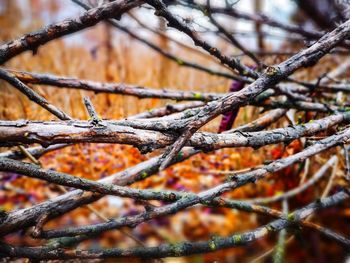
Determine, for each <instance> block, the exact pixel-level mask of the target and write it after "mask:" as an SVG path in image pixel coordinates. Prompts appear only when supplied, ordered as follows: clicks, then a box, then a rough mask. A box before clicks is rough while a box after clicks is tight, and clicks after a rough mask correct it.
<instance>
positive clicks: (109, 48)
mask: <svg viewBox="0 0 350 263" xmlns="http://www.w3.org/2000/svg"><path fill="white" fill-rule="evenodd" d="M87 2H89V3H90V4H97V2H98V1H87ZM300 2H302V1H291V0H274V1H273V0H265V1H259V0H241V1H237V3H236V4H235V8H237V9H239V10H241V11H245V12H249V13H255V12H263V13H265V14H266V15H268V16H271V17H273V18H275V19H277V20H279V21H281V22H284V23H287V24H288V23H294V24H300V25H303V26H305V27H306V28H312V29H316V30H320V31H322V30H326V29H327V27H328V26H329V25H321V24H317V23H316V22H317V21H321V19H320V18H317V19H316V20H314V19H312V17H311V16H310V15H308V16H306V15H305V14H306V13H307V9H305V8H303V3H300ZM306 2H313V4H314V8H313V11H314V12H315V13H317V10H320V12H321V13H322V12H323V14H324V15H326V16H328V17H329V16H330V15H332V12H333V14H334V12H335V11H334V10H336V9H335V7H336V6H337V4H342V3H336V2H334V1H326V0H324V1H305V3H306ZM338 2H339V1H338ZM330 3H331V4H332V5H330ZM223 4H224V1H220V0H215V1H212V5H217V6H220V5H223ZM332 6H333V9H332ZM170 8H171V9H172V10H173V11H174V12H175V13H176V14H177V15H178V16H179V17H181V19H184V21H185V22H186V23H187V24H188V25H189V26H191V27H192V28H193V29H194V30H196V31H199V32H201V34H202V35H203V37H204V38H205V39H206V40H207V41H209V42H210V43H212V44H213V45H214V46H217V47H218V48H220V50H222V52H223V53H225V54H227V55H231V56H237V57H239V58H241V59H242V61H243V62H246V63H248V64H249V63H251V61H249V59H247V58H245V57H242V55H241V54H240V51H239V50H237V49H235V48H234V47H232V45H230V44H228V43H227V42H226V41H224V40H222V39H221V38H218V37H217V33H216V32H214V31H213V28H212V26H211V24H210V23H209V22H208V19H207V17H205V16H204V15H203V13H201V12H199V11H198V12H197V11H193V10H190V9H188V8H179V7H170ZM332 10H333V11H332ZM343 11H346V10H345V9H343ZM82 12H83V9H82V8H81V7H79V6H77V5H76V4H74V3H73V2H72V1H68V0H65V1H62V0H0V42H6V41H9V40H12V39H14V38H16V37H19V36H21V35H22V34H24V33H27V32H31V31H35V30H37V29H40V28H42V27H43V26H45V25H48V24H50V23H53V22H58V21H61V20H63V19H65V18H68V17H74V16H77V15H79V14H81V13H82ZM327 12H330V14H327ZM131 14H132V16H130V15H125V16H123V18H122V20H121V24H122V25H124V26H127V27H128V28H129V29H131V31H133V32H134V33H136V34H137V35H139V36H140V37H142V38H144V39H147V40H148V41H150V42H152V43H154V44H156V45H158V46H159V47H161V48H162V49H163V50H166V51H167V52H169V53H171V54H174V55H175V56H177V57H179V58H186V60H189V61H193V62H195V63H197V64H200V65H205V66H206V67H208V68H211V69H214V70H219V71H222V72H229V71H228V70H227V69H226V68H224V67H222V66H220V65H219V64H218V63H217V62H216V61H215V60H214V59H212V58H210V57H208V56H207V55H205V54H204V53H199V52H195V51H193V50H192V49H190V48H184V46H180V45H178V44H177V43H175V42H174V41H170V40H169V39H168V38H166V37H162V36H160V35H159V34H154V33H152V32H151V31H150V30H147V29H145V28H144V26H142V24H146V25H147V26H149V27H151V28H153V29H157V30H159V31H162V32H164V33H166V34H167V35H168V36H170V37H171V38H173V39H175V40H177V41H180V42H181V43H183V44H185V45H188V46H192V42H191V40H190V39H189V38H188V37H187V36H185V35H184V34H181V33H179V32H177V31H175V30H173V29H167V28H166V27H165V23H164V21H163V20H161V19H158V18H156V17H155V16H154V15H153V11H152V10H148V9H145V8H143V9H140V10H133V11H132V12H131ZM133 17H136V18H137V19H136V20H135V19H134V18H133ZM218 20H219V21H220V22H221V23H222V24H223V25H225V27H226V28H227V29H229V30H230V31H231V32H234V33H235V35H236V37H237V38H238V39H239V40H240V41H241V42H242V43H243V44H244V45H245V46H246V47H248V48H250V49H252V50H259V48H261V47H259V40H258V38H257V36H256V34H255V29H256V25H255V24H254V23H250V22H242V21H238V20H233V19H229V18H227V17H220V16H219V17H218ZM315 21H316V22H315ZM262 31H263V32H264V36H265V37H264V51H265V52H267V51H269V52H274V54H273V55H270V56H261V59H262V60H263V61H264V62H265V63H266V64H276V63H279V62H281V61H283V60H285V59H287V58H288V57H289V56H290V55H291V54H293V53H294V52H296V51H298V50H299V49H300V48H302V47H305V44H307V43H305V41H303V40H302V39H300V37H298V36H293V34H290V33H288V34H286V33H285V32H283V31H281V30H278V29H273V28H270V27H266V26H263V28H262ZM279 53H281V54H279ZM284 53H286V54H284ZM342 60H343V58H342V57H336V58H335V59H334V58H325V59H323V60H322V62H321V63H320V64H321V65H319V66H316V67H315V68H313V69H308V70H304V71H302V72H300V73H297V77H298V78H299V79H305V80H310V79H314V78H315V77H317V76H318V75H319V74H320V72H322V71H327V70H329V69H332V68H334V67H335V66H336V65H337V64H339V63H340V62H341V61H342ZM180 64H181V63H176V62H173V61H170V60H168V59H167V58H165V57H163V56H161V55H160V54H159V53H157V52H154V51H153V50H151V49H150V48H149V47H147V46H145V45H144V44H142V43H140V42H139V41H137V40H135V39H133V38H132V37H131V36H129V35H128V34H125V33H123V32H121V31H119V30H117V29H115V28H113V27H112V26H110V25H109V24H107V23H99V24H98V25H97V26H95V27H93V28H90V29H87V30H84V31H82V32H79V33H76V34H74V35H69V36H67V37H64V38H62V39H59V40H55V41H52V42H49V43H48V44H47V45H45V46H42V47H40V48H39V49H38V52H37V53H36V54H35V55H33V54H32V53H30V52H26V53H24V54H21V55H19V56H17V57H15V58H14V59H12V60H11V61H9V62H7V63H6V64H5V67H6V68H9V69H15V70H23V71H30V72H38V73H50V74H54V75H61V76H71V77H77V78H81V79H87V80H95V81H101V82H117V83H127V84H137V85H140V86H145V87H152V88H159V89H161V88H169V89H177V90H193V91H208V92H228V88H229V85H230V80H227V79H225V78H221V77H218V76H211V75H209V74H206V73H203V72H200V71H198V70H195V69H191V68H186V67H183V66H181V65H180ZM31 87H32V88H33V89H34V90H35V91H37V92H38V93H39V94H40V95H42V96H44V97H45V98H46V99H47V100H48V101H50V102H51V103H52V104H54V105H56V106H58V107H59V108H61V109H62V110H63V111H65V112H67V113H68V114H70V115H71V116H73V117H74V118H77V119H83V120H87V119H88V118H89V116H88V114H87V112H86V110H85V107H84V105H83V101H82V99H83V97H84V96H89V97H90V98H91V100H92V102H93V104H94V105H95V107H96V110H97V112H98V113H99V114H100V115H101V116H102V118H104V119H121V118H125V117H127V116H130V115H133V114H136V113H140V112H145V111H149V110H152V109H154V108H158V107H161V106H164V105H166V104H168V103H171V101H170V100H160V99H137V98H135V97H130V96H122V95H114V94H94V93H93V92H88V91H82V90H72V89H64V88H54V87H48V86H43V85H41V86H40V85H35V86H31ZM259 115H260V111H259V110H258V109H257V108H252V107H249V106H248V107H244V108H242V109H240V112H239V115H238V119H237V120H236V122H235V126H239V125H241V124H244V123H247V122H249V121H251V120H253V119H256V118H257V117H258V116H259ZM0 118H1V119H6V120H17V119H29V120H50V119H53V117H52V115H50V114H49V113H47V112H46V111H45V110H44V109H42V108H40V107H38V106H37V105H36V104H34V103H32V102H30V101H29V100H28V99H27V98H26V97H24V96H23V95H22V94H20V93H19V92H18V91H17V90H16V89H14V88H13V87H11V86H9V85H8V84H6V83H4V82H3V81H0ZM219 121H220V118H217V119H216V120H214V121H212V122H211V123H210V124H208V125H206V126H205V127H204V129H205V130H208V131H217V129H218V126H219ZM283 125H284V126H286V125H288V122H287V121H286V120H285V119H282V120H281V121H279V122H278V123H275V124H273V125H272V126H271V128H274V127H279V126H283ZM300 149H301V144H300V142H299V141H294V142H293V143H291V144H289V145H288V146H284V145H274V146H268V147H263V148H261V149H257V150H253V149H247V148H242V149H241V148H236V149H223V150H219V151H216V152H215V153H207V154H200V155H197V156H195V157H192V158H190V159H189V160H187V161H185V162H183V163H181V164H177V165H174V166H172V167H170V168H168V169H167V170H165V171H162V172H160V173H159V174H158V175H156V176H153V177H151V178H148V179H146V180H144V181H142V182H139V183H136V184H134V185H133V186H135V187H140V188H148V187H152V188H158V189H165V188H167V189H176V190H184V191H193V192H200V191H203V190H205V189H208V188H210V187H212V186H214V185H217V184H219V183H221V182H223V181H225V180H226V179H227V177H226V176H227V175H226V174H225V173H223V172H228V171H233V170H240V169H245V168H249V167H254V166H257V165H260V164H262V163H264V162H265V161H269V160H273V159H278V158H281V157H285V156H288V155H290V154H293V153H296V152H298V151H299V150H300ZM0 150H1V151H5V150H8V148H0ZM333 151H334V150H332V151H329V152H326V153H323V154H321V155H319V156H317V157H314V158H313V159H314V160H313V162H312V164H313V165H312V167H311V169H310V176H312V175H313V173H314V172H315V171H316V170H317V169H318V168H319V167H320V164H322V163H324V161H325V160H327V159H328V158H329V156H330V155H331V154H332V153H333ZM152 156H153V154H147V155H141V154H140V153H139V151H138V150H137V149H135V148H132V147H130V146H125V145H110V144H79V145H74V146H70V147H66V148H64V149H61V150H57V151H54V152H51V153H49V154H46V155H45V156H43V157H41V158H40V161H41V162H42V163H43V166H44V167H45V168H49V169H55V170H58V171H62V172H66V173H70V174H73V175H76V176H81V177H85V178H89V179H94V180H98V179H100V178H103V177H105V176H107V175H110V174H113V173H117V172H119V171H122V170H124V169H126V168H128V167H131V166H133V165H135V164H137V163H139V162H142V161H144V160H147V159H148V158H150V157H152ZM339 167H340V168H339V171H338V173H339V176H340V175H341V174H342V173H343V172H342V170H343V167H344V164H343V163H342V161H341V162H340V164H339ZM300 171H301V167H300V166H299V165H295V166H292V167H289V168H288V169H285V170H284V171H282V172H279V173H276V174H273V175H271V176H269V177H268V178H267V179H265V180H262V181H260V182H259V183H257V184H254V185H247V186H245V187H242V188H240V189H237V190H235V191H232V192H230V193H228V194H227V195H226V197H230V198H253V197H256V196H274V195H276V194H278V193H282V192H284V191H286V190H288V189H291V188H293V187H295V186H296V185H298V182H299V180H300V176H301V172H300ZM0 178H1V189H0V207H1V209H3V210H5V211H12V210H16V209H21V208H25V207H30V206H32V205H33V204H36V203H39V202H42V201H44V200H47V199H50V198H52V197H54V196H57V195H60V194H61V192H60V189H57V188H56V187H54V186H53V185H50V184H48V183H46V182H43V181H39V180H35V179H30V178H26V177H22V176H19V175H16V174H9V173H6V174H5V173H1V174H0ZM326 184H327V179H325V180H320V181H319V182H318V183H317V185H316V186H315V187H314V188H312V189H309V190H308V191H306V192H304V193H303V194H302V195H300V196H297V197H296V198H293V199H292V200H293V202H292V203H291V204H290V209H293V208H297V207H301V206H303V205H305V204H307V203H309V202H311V201H313V200H315V198H317V197H318V196H319V194H320V192H321V191H322V189H323V188H324V187H325V185H326ZM154 204H156V205H159V204H160V203H159V202H158V203H157V202H154ZM93 207H94V208H95V209H97V210H98V211H100V212H101V213H102V214H103V215H104V216H105V217H107V218H116V217H119V216H122V215H131V214H136V213H138V212H140V211H142V209H143V207H142V206H141V205H139V204H137V203H135V202H134V201H132V200H129V199H122V198H117V197H105V198H102V199H101V200H99V201H98V202H96V203H94V204H93ZM274 208H278V209H280V205H279V204H275V205H274ZM349 217H350V209H349V208H347V209H341V210H339V209H337V208H332V209H329V210H327V211H323V212H320V213H319V214H318V215H317V217H316V218H317V222H318V223H320V224H321V225H326V226H327V227H330V228H332V229H334V230H335V231H340V232H342V233H343V234H344V235H349V234H350V228H349ZM329 218H332V220H329ZM269 220H270V218H265V217H264V216H261V215H259V216H258V215H256V214H251V213H244V212H238V211H236V210H232V209H226V208H219V209H217V208H213V209H211V208H200V207H196V208H191V209H189V210H186V211H184V212H181V213H178V214H176V215H173V216H170V217H167V218H161V219H157V220H152V221H150V222H147V223H143V224H140V225H139V226H137V227H135V228H134V229H131V230H128V231H129V232H130V233H131V234H132V235H133V236H135V237H137V239H139V240H141V241H142V242H143V243H144V244H146V245H149V246H151V245H158V244H161V243H164V242H176V241H180V240H193V241H197V240H204V239H208V238H210V237H212V236H215V235H221V236H227V235H230V234H233V233H237V232H242V231H246V230H249V229H253V228H256V227H257V226H259V225H261V224H264V223H266V222H268V221H269ZM100 221H101V219H100V218H99V217H98V216H97V215H96V214H95V213H93V212H91V210H89V209H87V208H86V207H83V208H79V209H77V210H75V211H73V212H71V213H69V214H67V215H65V216H63V217H62V218H61V219H59V220H58V219H56V220H52V221H51V222H49V223H48V224H47V227H48V228H53V227H56V228H57V227H65V226H73V225H85V224H92V223H97V222H100ZM297 237H298V238H297V239H296V240H294V241H293V242H291V243H290V244H288V248H287V252H286V253H287V254H286V262H329V261H330V260H331V262H344V261H345V259H346V257H347V255H346V252H345V251H344V250H343V249H342V248H341V247H339V246H338V245H337V244H334V243H328V241H327V240H324V239H323V238H322V237H321V236H320V235H319V234H318V233H315V232H309V231H305V230H304V231H303V232H302V233H298V234H297ZM6 240H7V241H9V242H11V243H14V244H19V245H21V244H22V245H28V244H29V245H38V244H41V241H40V240H39V241H38V240H33V239H30V238H28V237H27V236H24V233H17V234H15V235H11V236H7V237H6ZM274 244H276V236H270V237H268V238H265V239H262V240H259V241H257V242H254V243H253V244H250V245H248V246H246V247H242V248H233V249H228V250H224V251H219V252H215V253H211V254H208V255H195V256H191V257H185V258H179V259H164V262H213V261H216V262H252V261H254V260H257V262H269V261H270V260H271V256H267V257H262V258H260V257H259V256H260V255H261V254H263V253H264V252H265V251H268V250H269V249H271V248H272V247H273V246H274ZM136 245H138V244H137V243H135V241H134V240H133V239H132V238H130V237H129V236H127V235H125V233H122V232H120V231H110V232H106V233H104V234H103V235H102V236H101V237H99V238H96V239H95V240H93V241H89V242H84V243H82V244H81V245H80V247H81V248H91V247H130V246H136ZM128 261H130V260H128ZM110 262H112V261H110ZM113 262H119V261H113ZM120 262H123V261H120ZM135 262H136V261H135Z"/></svg>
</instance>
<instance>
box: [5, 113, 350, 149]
mask: <svg viewBox="0 0 350 263" xmlns="http://www.w3.org/2000/svg"><path fill="white" fill-rule="evenodd" d="M132 121H134V120H130V121H119V122H118V121H102V122H101V124H98V125H100V126H97V125H95V124H94V123H91V122H89V121H68V122H53V121H51V122H41V121H35V122H34V121H33V122H30V121H0V145H4V146H9V145H19V144H31V143H39V144H42V145H44V146H49V145H52V144H60V143H82V142H90V143H120V144H129V145H133V146H136V147H138V148H139V149H140V150H141V151H143V152H148V151H152V150H154V149H157V148H163V147H165V146H167V145H171V144H172V143H173V142H174V141H175V140H176V139H177V135H176V133H175V134H174V133H172V132H171V130H169V131H167V132H160V131H152V130H141V129H139V128H132V127H128V126H125V125H129V124H134V125H135V126H137V125H138V122H137V121H138V120H135V122H132ZM349 121H350V112H344V113H338V114H334V115H330V116H327V117H325V118H322V119H319V120H313V121H312V122H309V123H305V124H301V125H296V126H292V127H286V128H278V129H274V130H270V131H261V132H241V131H237V130H236V131H235V132H232V133H223V134H214V133H208V132H197V133H195V134H194V135H193V136H192V137H191V138H190V139H189V141H188V142H187V146H192V147H195V148H196V149H202V150H205V151H209V150H215V149H220V148H225V147H253V148H258V147H261V146H265V145H268V144H274V143H279V142H287V141H292V140H294V139H298V138H300V137H303V136H310V135H314V134H316V133H318V132H321V131H325V130H327V129H328V128H330V127H332V126H334V125H337V124H340V123H348V122H349ZM159 122H161V121H159ZM154 125H158V121H157V122H155V123H154ZM148 128H149V129H150V128H151V125H150V124H148ZM153 128H156V127H153ZM158 128H159V127H158ZM174 132H175V131H174Z"/></svg>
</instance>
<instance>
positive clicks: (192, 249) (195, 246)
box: [0, 191, 349, 260]
mask: <svg viewBox="0 0 350 263" xmlns="http://www.w3.org/2000/svg"><path fill="white" fill-rule="evenodd" d="M348 198H349V195H348V193H346V192H345V191H341V192H339V193H337V194H335V195H333V196H331V197H328V198H324V199H320V200H319V201H317V202H315V203H311V204H309V205H308V206H306V207H304V208H302V209H299V210H297V211H295V212H294V213H293V214H292V216H291V218H292V219H293V220H285V219H278V220H275V221H273V222H271V223H269V224H267V225H265V226H262V227H259V228H257V229H255V230H253V231H248V232H245V233H242V234H236V235H233V236H229V237H216V238H213V239H212V240H209V241H199V242H182V243H177V244H165V245H160V246H157V247H148V248H142V247H137V248H132V249H118V248H112V249H93V250H70V251H67V250H63V249H59V250H55V249H52V248H50V247H34V248H33V247H32V248H29V247H15V246H12V245H8V244H6V243H2V244H1V246H0V253H1V254H2V255H3V256H10V257H26V258H35V259H45V260H48V259H72V258H83V259H88V258H89V259H92V258H100V259H101V258H130V257H142V258H162V257H170V256H172V257H179V256H185V255H191V254H198V253H206V252H212V251H217V250H221V249H224V248H229V247H234V246H241V245H245V244H248V243H250V242H253V241H255V240H257V239H260V238H262V237H264V236H265V235H267V234H270V233H273V232H276V231H280V230H282V229H284V228H286V227H288V226H289V225H291V224H293V222H294V221H299V220H302V219H304V218H306V217H307V216H308V215H310V214H312V213H315V212H316V211H318V210H320V209H325V208H328V207H331V206H334V205H337V204H339V203H341V202H343V201H345V200H346V199H348Z"/></svg>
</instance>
